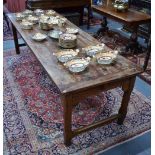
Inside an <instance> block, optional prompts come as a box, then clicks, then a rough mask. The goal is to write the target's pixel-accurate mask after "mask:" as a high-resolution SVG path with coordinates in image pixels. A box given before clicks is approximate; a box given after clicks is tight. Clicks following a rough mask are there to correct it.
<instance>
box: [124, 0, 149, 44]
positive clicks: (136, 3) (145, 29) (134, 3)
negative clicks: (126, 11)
mask: <svg viewBox="0 0 155 155" xmlns="http://www.w3.org/2000/svg"><path fill="white" fill-rule="evenodd" d="M130 8H132V9H134V10H136V11H139V12H144V13H146V14H148V15H151V0H130ZM123 29H124V30H125V31H128V32H132V29H131V28H130V27H129V26H127V25H124V26H123ZM150 29H151V23H148V24H142V25H139V27H138V31H137V33H138V36H140V37H143V38H144V39H145V40H146V42H148V40H149V38H150V32H149V31H150Z"/></svg>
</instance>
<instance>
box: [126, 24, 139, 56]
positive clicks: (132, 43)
mask: <svg viewBox="0 0 155 155" xmlns="http://www.w3.org/2000/svg"><path fill="white" fill-rule="evenodd" d="M132 29H133V33H132V34H131V36H130V40H129V43H128V44H127V46H126V52H129V51H132V52H133V53H137V52H138V48H139V44H138V41H137V39H138V35H137V30H138V25H136V26H134V27H133V28H132Z"/></svg>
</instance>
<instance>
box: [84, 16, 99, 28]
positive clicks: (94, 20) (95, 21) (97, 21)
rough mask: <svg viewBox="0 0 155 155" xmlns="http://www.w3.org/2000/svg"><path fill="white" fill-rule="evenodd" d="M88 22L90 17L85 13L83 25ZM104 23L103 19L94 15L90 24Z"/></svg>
mask: <svg viewBox="0 0 155 155" xmlns="http://www.w3.org/2000/svg"><path fill="white" fill-rule="evenodd" d="M87 23H88V17H87V15H85V16H84V17H83V25H87ZM101 23H102V19H101V18H98V17H96V16H93V17H92V18H90V26H95V25H100V24H101Z"/></svg>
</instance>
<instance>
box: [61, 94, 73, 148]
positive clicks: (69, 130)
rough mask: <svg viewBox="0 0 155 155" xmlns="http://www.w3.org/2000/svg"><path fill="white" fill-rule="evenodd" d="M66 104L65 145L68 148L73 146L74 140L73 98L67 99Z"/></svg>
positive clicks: (64, 101)
mask: <svg viewBox="0 0 155 155" xmlns="http://www.w3.org/2000/svg"><path fill="white" fill-rule="evenodd" d="M63 103H64V143H65V145H66V146H69V145H71V139H72V105H71V104H72V98H71V96H68V97H65V98H64V100H63Z"/></svg>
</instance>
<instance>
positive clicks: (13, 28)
mask: <svg viewBox="0 0 155 155" xmlns="http://www.w3.org/2000/svg"><path fill="white" fill-rule="evenodd" d="M12 31H13V37H14V43H15V48H16V54H20V50H19V44H18V36H17V30H16V28H15V27H14V25H13V24H12Z"/></svg>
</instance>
